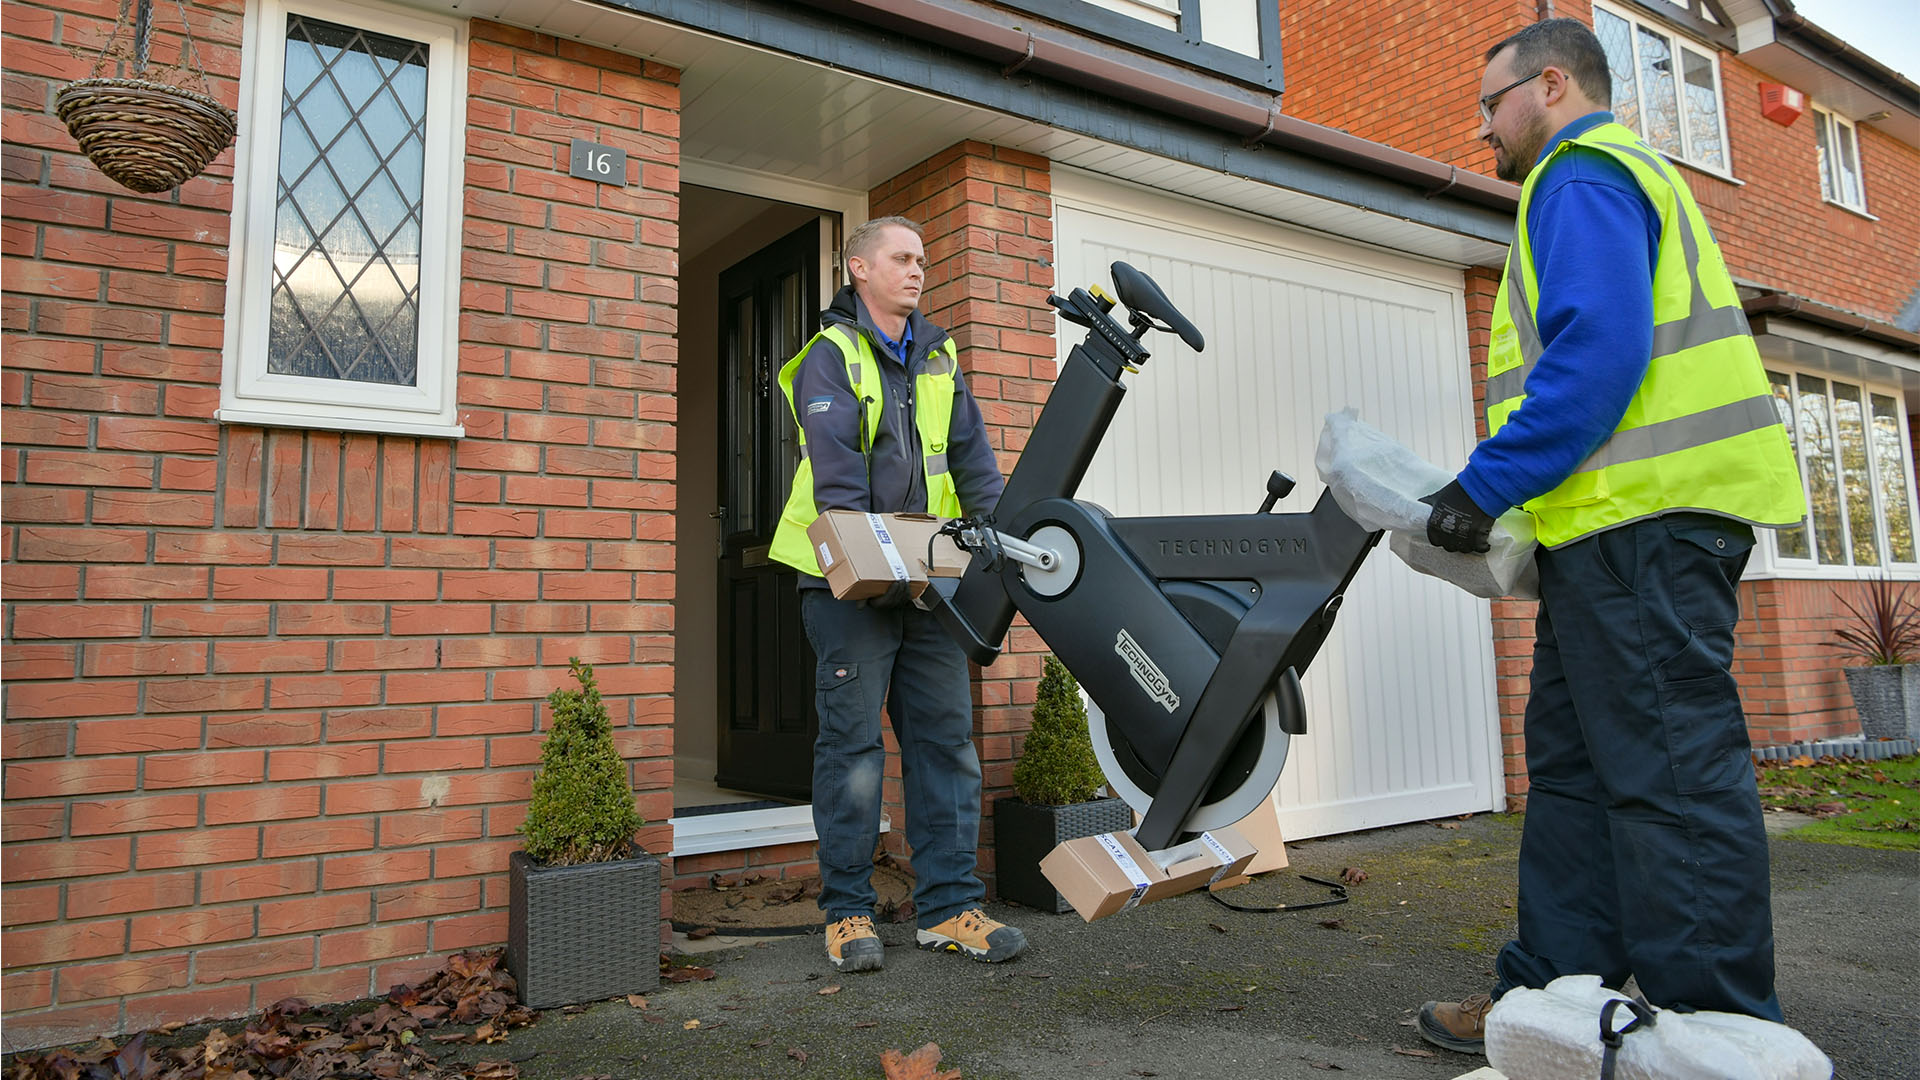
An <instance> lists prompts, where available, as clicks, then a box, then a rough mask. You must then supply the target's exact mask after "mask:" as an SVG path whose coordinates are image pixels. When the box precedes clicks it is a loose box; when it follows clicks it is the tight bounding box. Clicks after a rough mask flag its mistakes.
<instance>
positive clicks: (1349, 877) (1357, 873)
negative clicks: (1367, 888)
mask: <svg viewBox="0 0 1920 1080" xmlns="http://www.w3.org/2000/svg"><path fill="white" fill-rule="evenodd" d="M1340 880H1341V881H1344V882H1346V883H1347V884H1349V885H1358V884H1360V883H1361V882H1363V881H1365V880H1367V872H1366V871H1365V870H1362V869H1360V868H1359V867H1357V866H1349V867H1347V868H1345V869H1343V870H1341V871H1340Z"/></svg>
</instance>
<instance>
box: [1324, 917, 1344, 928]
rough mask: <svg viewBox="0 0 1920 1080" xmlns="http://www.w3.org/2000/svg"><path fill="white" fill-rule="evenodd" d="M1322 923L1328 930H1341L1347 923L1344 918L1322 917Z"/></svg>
mask: <svg viewBox="0 0 1920 1080" xmlns="http://www.w3.org/2000/svg"><path fill="white" fill-rule="evenodd" d="M1320 925H1321V926H1322V927H1324V928H1325V929H1328V930H1339V929H1342V928H1343V927H1345V926H1346V925H1347V923H1346V920H1344V919H1321V920H1320Z"/></svg>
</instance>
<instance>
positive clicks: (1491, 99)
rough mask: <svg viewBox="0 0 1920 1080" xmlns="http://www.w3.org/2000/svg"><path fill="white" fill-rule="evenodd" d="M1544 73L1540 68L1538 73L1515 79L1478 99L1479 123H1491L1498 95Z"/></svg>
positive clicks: (1497, 104) (1545, 71)
mask: <svg viewBox="0 0 1920 1080" xmlns="http://www.w3.org/2000/svg"><path fill="white" fill-rule="evenodd" d="M1546 73H1547V70H1546V69H1545V68H1541V69H1540V70H1539V71H1536V72H1534V73H1533V74H1531V75H1529V76H1527V77H1526V78H1524V79H1515V80H1513V81H1512V82H1510V83H1508V84H1507V85H1505V86H1503V87H1501V88H1500V89H1498V90H1495V91H1494V92H1493V93H1491V94H1488V95H1487V96H1486V97H1483V98H1481V99H1480V120H1481V122H1482V123H1487V124H1491V123H1493V110H1494V109H1496V108H1498V107H1499V102H1500V95H1502V94H1505V93H1506V92H1507V91H1509V90H1511V89H1513V88H1514V87H1516V86H1520V85H1521V84H1523V83H1528V82H1531V81H1533V80H1534V79H1537V78H1539V77H1540V76H1542V75H1545V74H1546Z"/></svg>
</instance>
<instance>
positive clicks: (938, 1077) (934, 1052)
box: [880, 1043, 960, 1080]
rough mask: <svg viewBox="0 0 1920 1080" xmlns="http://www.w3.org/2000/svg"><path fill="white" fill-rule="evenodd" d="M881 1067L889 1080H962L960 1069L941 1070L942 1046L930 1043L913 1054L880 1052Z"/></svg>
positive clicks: (896, 1051)
mask: <svg viewBox="0 0 1920 1080" xmlns="http://www.w3.org/2000/svg"><path fill="white" fill-rule="evenodd" d="M880 1067H881V1068H882V1069H885V1070H886V1073H887V1080H960V1070H959V1069H949V1070H946V1071H941V1069H940V1044H939V1043H928V1044H927V1045H925V1046H923V1047H921V1048H920V1049H918V1050H915V1051H914V1052H913V1053H911V1054H904V1055H903V1054H901V1053H900V1051H898V1050H882V1051H880Z"/></svg>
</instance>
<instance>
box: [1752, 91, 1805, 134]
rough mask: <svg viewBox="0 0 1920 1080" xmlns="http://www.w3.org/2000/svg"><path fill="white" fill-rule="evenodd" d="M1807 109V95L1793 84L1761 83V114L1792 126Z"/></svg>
mask: <svg viewBox="0 0 1920 1080" xmlns="http://www.w3.org/2000/svg"><path fill="white" fill-rule="evenodd" d="M1806 111H1807V95H1805V94H1803V93H1801V92H1800V91H1798V90H1795V89H1794V88H1793V87H1791V86H1782V85H1781V84H1779V83H1761V84H1760V115H1761V116H1764V117H1766V118H1767V119H1769V120H1771V121H1773V122H1774V123H1776V124H1779V125H1780V126H1782V127H1791V126H1792V125H1793V122H1794V121H1795V120H1798V119H1800V114H1801V113H1803V112H1806Z"/></svg>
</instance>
